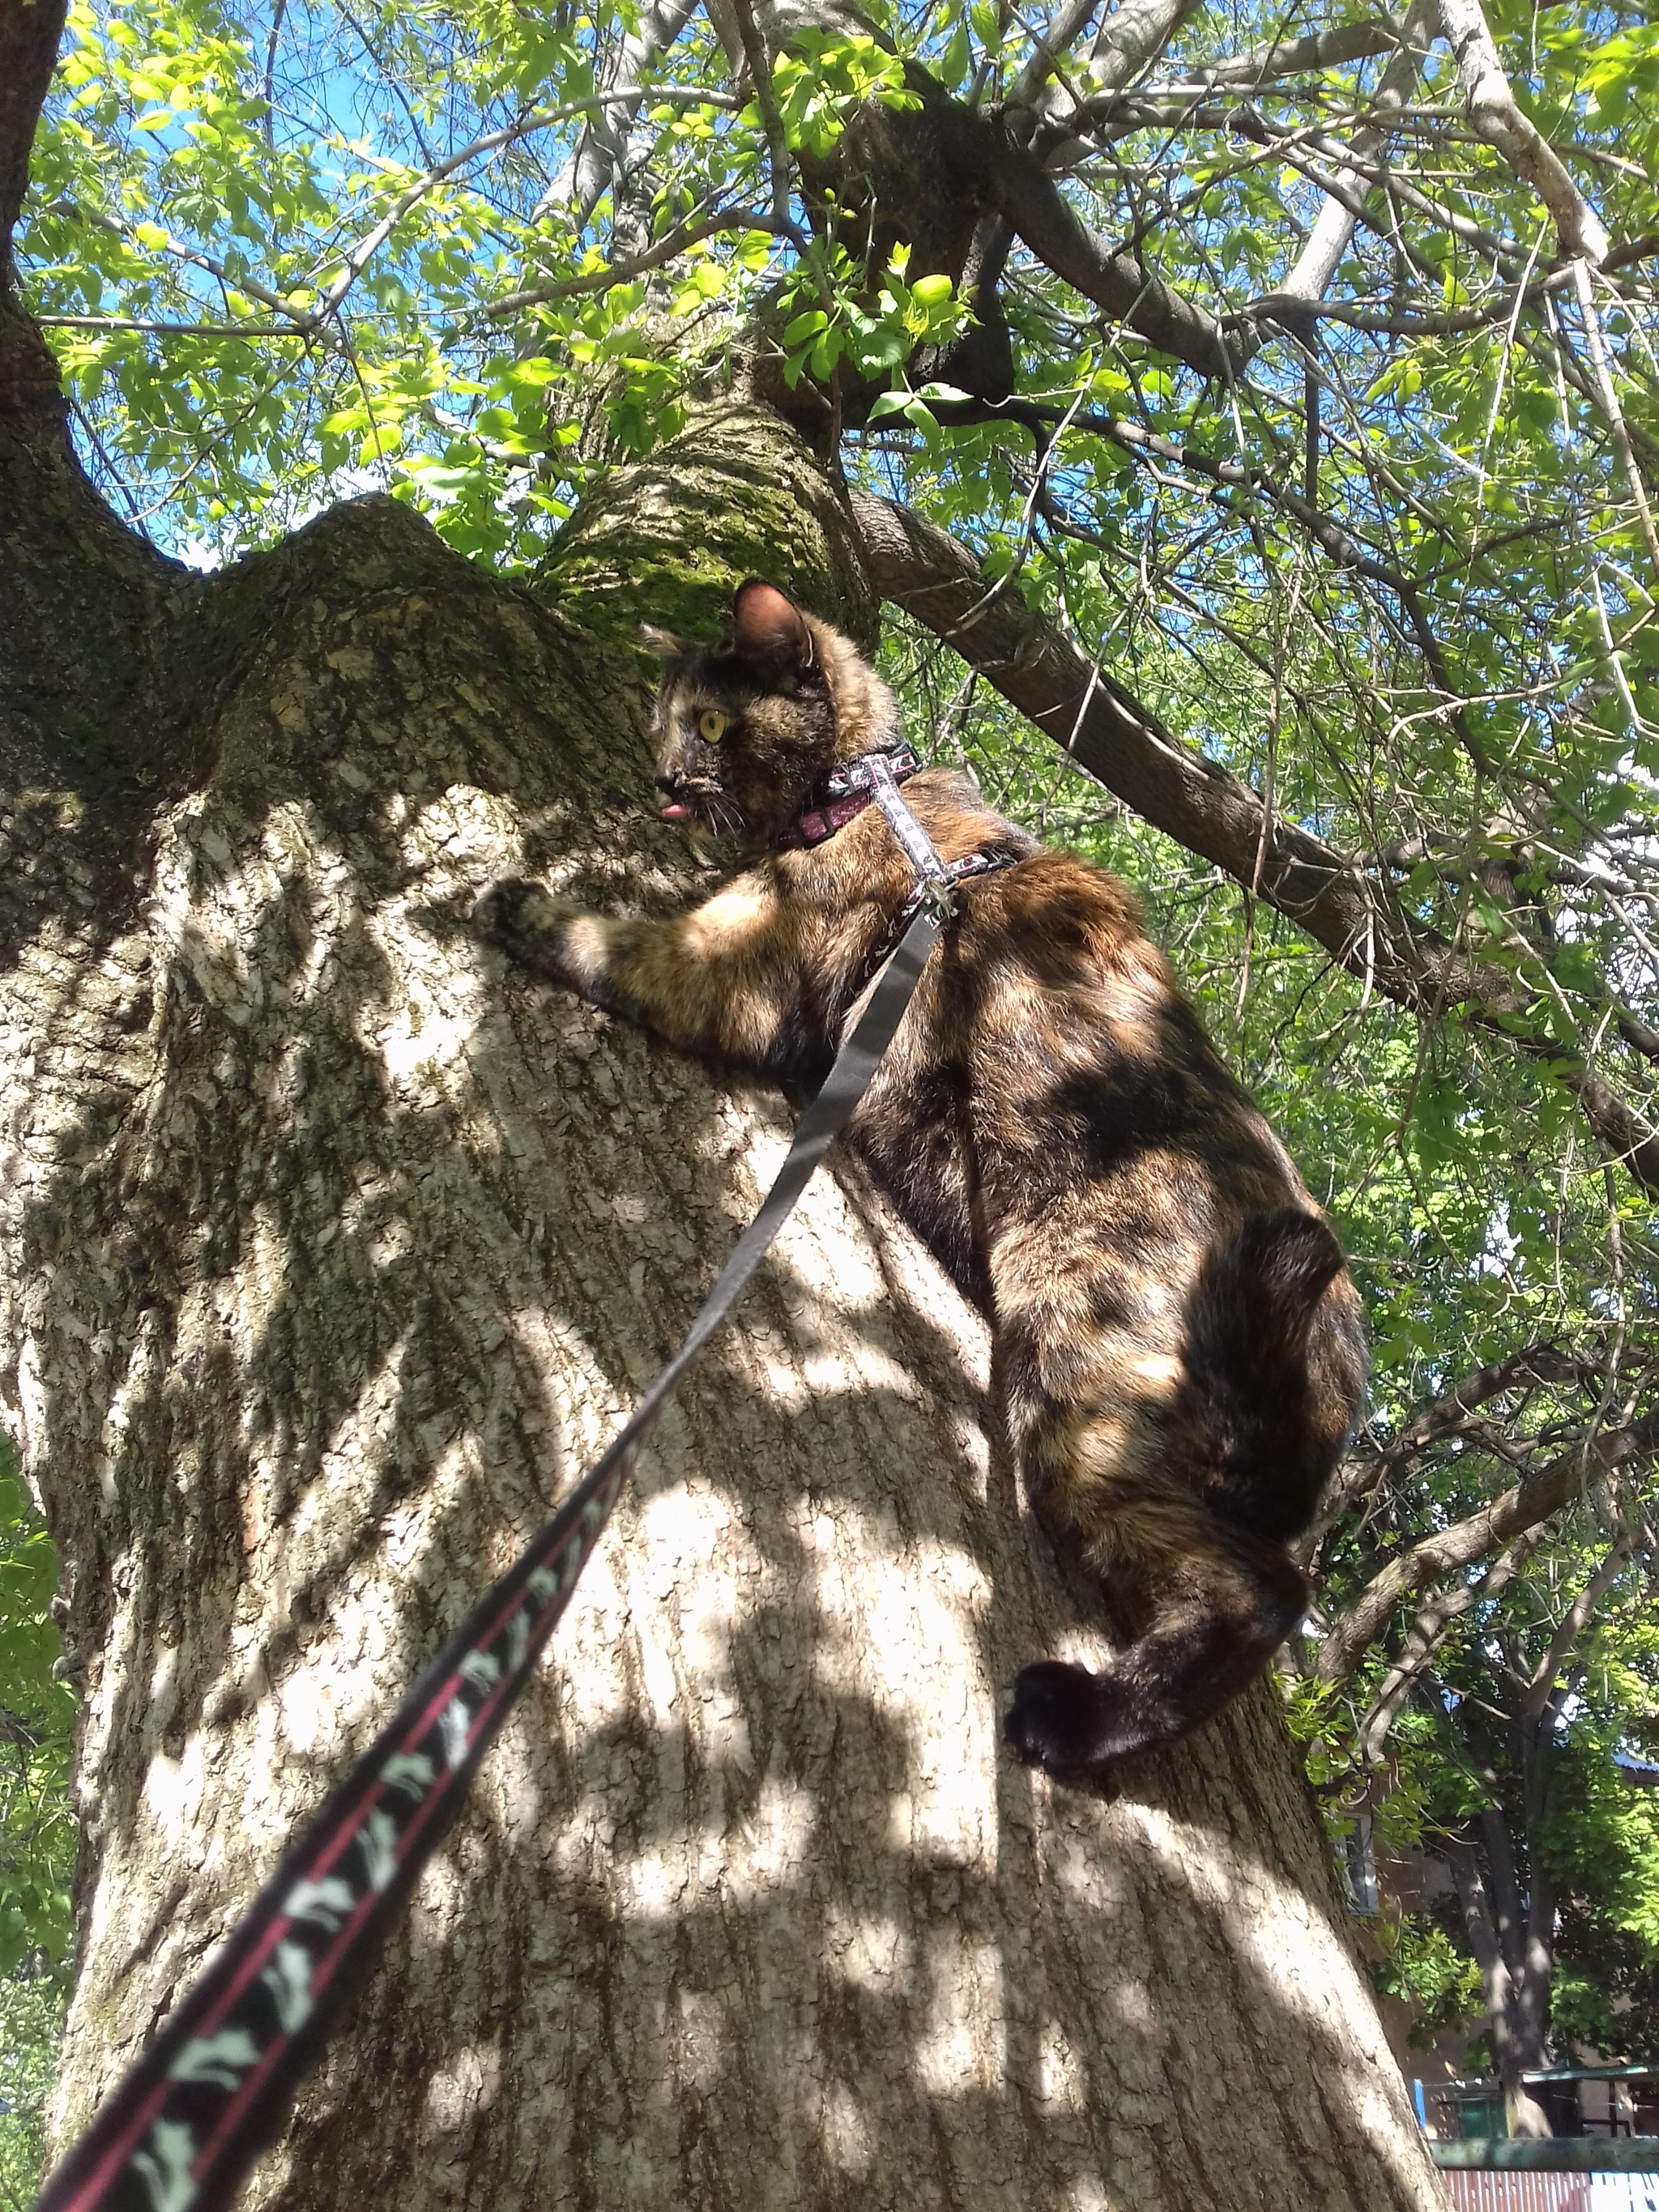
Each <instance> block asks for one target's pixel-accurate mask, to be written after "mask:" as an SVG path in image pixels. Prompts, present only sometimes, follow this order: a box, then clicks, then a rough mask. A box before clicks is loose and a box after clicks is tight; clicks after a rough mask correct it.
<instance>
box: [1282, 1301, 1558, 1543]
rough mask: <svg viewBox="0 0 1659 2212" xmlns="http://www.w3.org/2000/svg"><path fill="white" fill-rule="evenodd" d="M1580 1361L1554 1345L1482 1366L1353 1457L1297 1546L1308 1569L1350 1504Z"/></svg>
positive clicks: (1331, 1485)
mask: <svg viewBox="0 0 1659 2212" xmlns="http://www.w3.org/2000/svg"><path fill="white" fill-rule="evenodd" d="M1576 1373H1577V1362H1576V1361H1574V1360H1572V1359H1571V1358H1569V1357H1568V1356H1567V1354H1565V1352H1562V1351H1561V1350H1560V1348H1559V1346H1557V1345H1553V1344H1528V1345H1525V1346H1522V1349H1521V1350H1520V1351H1519V1352H1510V1353H1509V1354H1508V1355H1507V1356H1506V1357H1505V1358H1502V1359H1494V1360H1492V1362H1491V1363H1490V1364H1488V1365H1486V1366H1485V1367H1477V1368H1476V1369H1475V1370H1474V1372H1473V1373H1472V1374H1468V1375H1465V1376H1463V1377H1462V1380H1461V1381H1460V1382H1457V1383H1453V1385H1452V1387H1451V1389H1449V1390H1446V1391H1443V1392H1442V1393H1441V1395H1440V1396H1438V1397H1437V1398H1431V1399H1430V1400H1429V1401H1428V1402H1427V1403H1426V1404H1425V1405H1422V1406H1419V1407H1418V1409H1417V1411H1416V1412H1415V1413H1413V1415H1412V1417H1411V1419H1409V1420H1408V1421H1407V1422H1406V1423H1405V1424H1404V1425H1403V1426H1402V1427H1401V1430H1400V1431H1399V1433H1398V1434H1397V1435H1396V1436H1395V1437H1393V1438H1392V1439H1391V1440H1390V1441H1389V1443H1386V1444H1382V1445H1378V1446H1376V1447H1374V1448H1373V1449H1370V1450H1369V1451H1366V1452H1356V1453H1354V1454H1352V1455H1351V1456H1350V1458H1349V1460H1348V1462H1347V1463H1346V1466H1345V1467H1344V1468H1342V1469H1341V1470H1340V1473H1339V1474H1337V1475H1336V1476H1335V1478H1334V1480H1332V1481H1331V1482H1330V1483H1329V1484H1328V1486H1326V1490H1325V1494H1324V1496H1323V1497H1322V1498H1321V1499H1320V1502H1319V1512H1318V1515H1317V1516H1316V1519H1315V1521H1314V1523H1313V1526H1312V1527H1311V1528H1310V1529H1309V1531H1308V1533H1307V1534H1306V1536H1304V1538H1303V1539H1302V1541H1301V1543H1300V1544H1299V1545H1298V1547H1297V1550H1298V1553H1299V1555H1300V1557H1301V1558H1302V1559H1303V1562H1304V1565H1305V1564H1306V1563H1307V1561H1308V1560H1310V1559H1312V1558H1313V1557H1314V1556H1315V1554H1316V1553H1317V1551H1318V1548H1319V1547H1320V1545H1321V1543H1322V1541H1324V1538H1325V1535H1326V1533H1327V1531H1328V1529H1329V1528H1330V1527H1331V1525H1332V1523H1333V1522H1334V1521H1335V1520H1336V1519H1337V1518H1338V1516H1340V1514H1341V1513H1343V1512H1344V1511H1346V1509H1347V1507H1348V1506H1349V1504H1351V1503H1352V1501H1353V1500H1354V1499H1355V1498H1358V1497H1359V1496H1360V1495H1361V1494H1362V1493H1363V1492H1365V1491H1368V1490H1370V1489H1372V1488H1374V1487H1375V1486H1376V1484H1377V1483H1379V1482H1381V1481H1383V1480H1385V1479H1386V1478H1387V1477H1388V1476H1389V1475H1390V1474H1393V1473H1394V1471H1395V1468H1398V1467H1401V1466H1402V1465H1403V1464H1404V1463H1405V1462H1406V1461H1407V1460H1408V1459H1414V1458H1416V1456H1417V1455H1418V1454H1419V1452H1422V1451H1426V1450H1427V1449H1428V1448H1429V1446H1430V1445H1431V1444H1432V1443H1437V1442H1438V1440H1439V1439H1440V1438H1441V1437H1447V1436H1453V1435H1455V1434H1456V1433H1457V1432H1458V1431H1460V1430H1461V1429H1462V1428H1463V1427H1464V1426H1465V1425H1466V1424H1467V1422H1468V1418H1469V1416H1470V1415H1471V1414H1472V1413H1474V1410H1475V1408H1476V1407H1480V1406H1484V1405H1486V1404H1488V1403H1489V1402H1490V1401H1492V1399H1493V1398H1496V1397H1498V1396H1501V1395H1502V1394H1503V1393H1504V1391H1505V1390H1508V1389H1513V1388H1514V1386H1515V1385H1516V1383H1522V1382H1534V1383H1553V1382H1560V1381H1562V1380H1563V1379H1565V1376H1568V1375H1570V1374H1576Z"/></svg>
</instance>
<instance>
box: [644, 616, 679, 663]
mask: <svg viewBox="0 0 1659 2212" xmlns="http://www.w3.org/2000/svg"><path fill="white" fill-rule="evenodd" d="M640 643H641V645H648V646H649V647H650V648H651V650H652V652H653V653H659V654H660V655H661V657H662V658H663V659H665V660H672V659H675V658H676V657H677V656H678V654H680V653H683V652H684V650H685V648H684V646H683V645H682V644H681V643H680V641H679V640H678V638H677V637H676V636H675V635H674V633H673V631H672V630H671V629H658V628H657V626H656V624H655V623H641V624H640Z"/></svg>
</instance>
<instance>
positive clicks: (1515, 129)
mask: <svg viewBox="0 0 1659 2212" xmlns="http://www.w3.org/2000/svg"><path fill="white" fill-rule="evenodd" d="M1439 7H1440V27H1441V29H1442V30H1443V32H1444V33H1445V36H1446V40H1447V43H1448V45H1449V46H1450V47H1451V50H1452V53H1453V55H1454V56H1455V59H1456V62H1457V74H1458V76H1459V77H1460V78H1461V79H1462V86H1463V102H1464V106H1465V108H1466V110H1467V112H1468V118H1469V121H1470V123H1471V125H1473V126H1474V130H1475V131H1477V132H1478V133H1479V135H1480V137H1482V138H1484V139H1485V140H1486V143H1487V144H1488V145H1489V146H1491V147H1492V148H1494V149H1496V150H1497V151H1498V153H1499V154H1501V155H1503V157H1504V161H1506V162H1507V163H1508V164H1509V166H1510V168H1511V169H1512V170H1513V171H1514V173H1515V174H1516V176H1517V177H1518V178H1520V179H1521V181H1522V184H1525V185H1530V186H1531V187H1532V189H1533V191H1534V192H1536V193H1537V195H1538V197H1539V198H1540V199H1541V201H1542V202H1543V204H1544V205H1545V207H1546V208H1547V210H1549V214H1550V216H1551V219H1552V220H1553V222H1554V224H1555V236H1556V243H1557V245H1558V246H1559V248H1560V252H1561V257H1562V258H1563V259H1564V260H1575V259H1577V258H1581V257H1582V258H1583V259H1585V260H1587V261H1590V262H1593V263H1595V264H1597V266H1599V265H1600V264H1601V262H1602V261H1603V260H1605V258H1607V246H1608V239H1607V230H1606V228H1605V227H1604V225H1603V223H1602V222H1601V216H1598V215H1597V214H1596V212H1595V209H1594V208H1593V207H1591V205H1590V204H1589V201H1588V200H1587V199H1586V198H1585V197H1584V195H1583V192H1581V191H1579V189H1578V187H1577V185H1576V184H1575V183H1574V182H1573V180H1572V178H1571V176H1570V175H1569V173H1568V172H1567V169H1566V167H1565V164H1564V163H1563V162H1562V160H1561V157H1560V155H1559V154H1558V153H1557V152H1556V150H1555V149H1554V148H1553V146H1552V145H1551V144H1550V143H1549V141H1548V140H1547V138H1546V137H1544V136H1543V134H1542V133H1541V131H1540V130H1539V128H1538V126H1537V125H1536V124H1535V123H1534V122H1533V121H1532V119H1531V118H1530V117H1529V116H1528V115H1525V114H1523V113H1522V110H1521V107H1520V105H1519V103H1518V102H1517V100H1516V97H1515V94H1514V93H1513V92H1511V91H1510V81H1509V78H1508V77H1507V76H1505V75H1504V64H1503V63H1502V61H1501V60H1500V59H1499V58H1498V47H1497V45H1496V43H1495V42H1494V40H1493V39H1492V32H1491V30H1490V29H1489V28H1488V27H1487V24H1486V15H1485V14H1484V12H1483V11H1482V9H1481V6H1480V0H1439Z"/></svg>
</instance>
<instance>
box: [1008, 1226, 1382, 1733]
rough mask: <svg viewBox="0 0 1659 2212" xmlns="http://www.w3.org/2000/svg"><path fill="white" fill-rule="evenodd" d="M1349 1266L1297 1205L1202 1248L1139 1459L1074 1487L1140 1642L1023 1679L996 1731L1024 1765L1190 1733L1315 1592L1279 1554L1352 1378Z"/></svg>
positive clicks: (1336, 1437) (1307, 1512)
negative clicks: (1147, 1450)
mask: <svg viewBox="0 0 1659 2212" xmlns="http://www.w3.org/2000/svg"><path fill="white" fill-rule="evenodd" d="M1342 1269H1343V1257H1342V1248H1341V1246H1340V1244H1339V1243H1338V1242H1337V1240H1336V1237H1335V1236H1334V1234H1333V1233H1332V1231H1331V1230H1330V1229H1329V1227H1328V1225H1326V1223H1325V1222H1324V1221H1323V1220H1322V1219H1321V1218H1320V1217H1319V1216H1318V1215H1317V1214H1315V1213H1312V1212H1308V1211H1306V1210H1305V1209H1304V1208H1301V1207H1296V1206H1285V1207H1282V1208H1280V1209H1279V1210H1278V1211H1277V1212H1271V1213H1263V1214H1257V1215H1253V1216H1250V1217H1249V1218H1246V1219H1245V1220H1244V1221H1243V1223H1242V1224H1241V1225H1239V1226H1238V1227H1237V1229H1236V1230H1235V1231H1233V1232H1232V1234H1231V1236H1230V1237H1228V1238H1227V1239H1226V1240H1225V1243H1222V1244H1220V1245H1219V1246H1218V1247H1217V1248H1216V1249H1215V1250H1214V1251H1213V1252H1212V1255H1210V1258H1209V1260H1208V1261H1207V1262H1206V1266H1205V1267H1204V1270H1203V1272H1202V1273H1201V1275H1200V1279H1199V1281H1198V1283H1197V1285H1196V1286H1195V1287H1194V1291H1193V1292H1192V1294H1191V1296H1190V1297H1189V1299H1188V1306H1187V1313H1186V1321H1187V1352H1186V1358H1185V1360H1184V1363H1183V1364H1184V1374H1183V1377H1182V1383H1181V1384H1180V1386H1179V1388H1178V1389H1176V1392H1175V1393H1174V1395H1173V1396H1172V1398H1171V1399H1170V1401H1168V1402H1167V1404H1165V1405H1164V1407H1161V1408H1160V1409H1159V1410H1158V1416H1157V1419H1156V1422H1155V1424H1154V1425H1153V1426H1154V1437H1149V1438H1148V1439H1147V1440H1148V1441H1149V1442H1154V1450H1153V1453H1152V1455H1151V1463H1150V1466H1149V1465H1148V1464H1147V1455H1146V1454H1144V1453H1142V1452H1137V1453H1135V1454H1133V1455H1132V1456H1131V1457H1129V1458H1128V1459H1127V1461H1126V1462H1125V1463H1123V1464H1122V1465H1121V1467H1119V1468H1106V1467H1103V1466H1100V1465H1098V1464H1096V1465H1094V1466H1092V1467H1089V1468H1087V1469H1086V1471H1085V1479H1084V1480H1083V1481H1081V1482H1080V1483H1079V1486H1078V1487H1079V1494H1086V1495H1088V1496H1089V1497H1090V1498H1091V1500H1092V1501H1097V1507H1096V1510H1097V1525H1095V1526H1092V1527H1090V1526H1086V1525H1085V1527H1084V1529H1083V1533H1084V1534H1085V1538H1086V1539H1087V1541H1088V1542H1089V1544H1090V1547H1091V1551H1092V1552H1093V1553H1095V1555H1096V1556H1097V1558H1098V1559H1100V1560H1101V1561H1102V1563H1103V1565H1105V1566H1106V1567H1107V1570H1108V1572H1109V1578H1110V1580H1111V1581H1112V1583H1113V1584H1114V1587H1115V1589H1117V1590H1118V1591H1119V1592H1120V1593H1121V1595H1123V1596H1124V1597H1125V1598H1127V1602H1128V1607H1129V1610H1130V1611H1131V1613H1132V1614H1133V1617H1134V1618H1135V1619H1136V1620H1137V1621H1138V1624H1139V1627H1140V1630H1141V1632H1140V1634H1139V1638H1138V1639H1137V1641H1135V1642H1134V1643H1133V1644H1131V1645H1129V1647H1128V1648H1127V1650H1124V1651H1122V1652H1121V1653H1120V1654H1119V1656H1117V1658H1116V1659H1115V1661H1114V1662H1113V1664H1112V1666H1111V1668H1110V1669H1109V1671H1108V1672H1106V1673H1104V1674H1090V1673H1088V1672H1087V1671H1086V1670H1085V1669H1084V1668H1080V1667H1072V1666H1066V1665H1063V1664H1060V1663H1059V1662H1053V1661H1045V1662H1042V1663H1041V1664H1039V1665H1036V1666H1033V1667H1027V1668H1025V1669H1024V1671H1023V1672H1022V1674H1020V1676H1019V1679H1018V1683H1017V1684H1016V1686H1015V1698H1014V1705H1013V1708H1012V1711H1011V1712H1010V1713H1009V1716H1008V1719H1007V1723H1006V1728H1007V1734H1008V1736H1009V1740H1010V1741H1011V1742H1012V1744H1013V1746H1014V1748H1015V1749H1016V1750H1017V1751H1018V1753H1019V1754H1020V1756H1021V1757H1022V1758H1023V1759H1025V1760H1026V1761H1027V1762H1028V1763H1030V1764H1034V1765H1035V1764H1040V1765H1043V1766H1046V1767H1048V1769H1049V1771H1051V1772H1054V1773H1059V1774H1078V1773H1090V1772H1094V1771H1098V1770H1099V1769H1100V1768H1102V1767H1103V1766H1105V1765H1109V1763H1110V1762H1111V1761H1113V1760H1115V1759H1121V1758H1124V1757H1127V1755H1128V1754H1129V1753H1132V1752H1135V1751H1142V1750H1147V1749H1152V1748H1154V1747H1157V1746H1158V1745H1159V1744H1162V1743H1167V1742H1170V1741H1172V1740H1173V1739H1174V1738H1176V1736H1179V1735H1185V1734H1186V1733H1187V1732H1188V1730H1189V1729H1193V1728H1195V1727H1197V1726H1198V1725H1199V1724H1200V1723H1201V1722H1203V1721H1206V1720H1207V1719H1209V1718H1210V1717H1211V1716H1212V1714H1214V1713H1216V1712H1218V1711H1219V1710H1220V1709H1221V1707H1222V1706H1223V1705H1225V1704H1226V1703H1227V1702H1228V1700H1229V1699H1231V1698H1233V1697H1235V1696H1237V1693H1238V1692H1239V1691H1240V1690H1242V1689H1243V1687H1244V1686H1246V1684H1247V1683H1249V1681H1250V1680H1252V1679H1253V1677H1254V1676H1255V1675H1256V1674H1259V1673H1260V1672H1261V1668H1263V1667H1264V1666H1265V1665H1266V1664H1267V1660H1268V1659H1269V1657H1270V1656H1272V1654H1273V1651H1274V1650H1276V1649H1277V1648H1278V1646H1279V1644H1281V1643H1282V1642H1283V1641H1284V1639H1285V1637H1286V1636H1287V1635H1288V1634H1289V1633H1290V1632H1291V1630H1292V1629H1293V1628H1294V1627H1295V1626H1296V1625H1297V1621H1298V1620H1300V1619H1301V1617H1302V1614H1303V1613H1304V1611H1305V1609H1306V1606H1307V1599H1308V1584H1307V1580H1306V1577H1304V1574H1303V1573H1302V1571H1301V1569H1300V1568H1299V1567H1298V1566H1297V1565H1296V1563H1295V1561H1294V1560H1293V1559H1291V1556H1290V1553H1289V1552H1288V1550H1287V1549H1286V1544H1287V1541H1288V1540H1289V1539H1290V1538H1291V1537H1292V1536H1294V1535H1295V1534H1297V1533H1298V1532H1299V1531H1300V1530H1301V1529H1302V1528H1304V1527H1305V1526H1306V1525H1307V1522H1308V1521H1309V1519H1310V1516H1311V1515H1312V1512H1313V1509H1314V1505H1315V1504H1316V1500H1317V1498H1318V1495H1319V1492H1320V1489H1321V1487H1322V1485H1323V1483H1324V1481H1325V1479H1326V1477H1327V1476H1328V1474H1329V1472H1330V1469H1331V1468H1332V1466H1333V1464H1334V1461H1335V1458H1336V1456H1337V1454H1338V1453H1339V1452H1340V1449H1341V1446H1342V1443H1343V1440H1344V1437H1345V1435H1346V1428H1347V1424H1348V1419H1349V1413H1350V1410H1351V1408H1352V1405H1353V1403H1354V1401H1355V1397H1356V1395H1357V1389H1358V1375H1359V1373H1360V1372H1362V1371H1363V1351H1362V1348H1361V1343H1360V1337H1359V1327H1358V1316H1357V1309H1356V1307H1355V1305H1354V1303H1353V1301H1352V1294H1351V1293H1350V1294H1349V1296H1348V1297H1346V1298H1344V1297H1336V1298H1333V1297H1330V1296H1329V1293H1330V1291H1331V1288H1332V1285H1333V1284H1334V1283H1335V1282H1336V1281H1337V1279H1338V1278H1339V1276H1340V1274H1341V1273H1342ZM1087 1452H1088V1444H1087V1443H1086V1441H1085V1443H1084V1444H1083V1445H1082V1447H1081V1449H1080V1453H1079V1456H1080V1457H1085V1456H1086V1455H1087Z"/></svg>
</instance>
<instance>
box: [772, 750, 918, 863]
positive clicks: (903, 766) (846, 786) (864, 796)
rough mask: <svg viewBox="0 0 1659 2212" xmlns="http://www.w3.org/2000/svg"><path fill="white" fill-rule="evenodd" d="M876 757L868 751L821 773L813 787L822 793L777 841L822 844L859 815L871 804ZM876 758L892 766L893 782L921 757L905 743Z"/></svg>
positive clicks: (903, 778)
mask: <svg viewBox="0 0 1659 2212" xmlns="http://www.w3.org/2000/svg"><path fill="white" fill-rule="evenodd" d="M875 757H877V756H875V755H873V754H871V753H860V756H859V757H858V758H857V759H856V760H851V761H843V762H842V764H841V766H840V767H839V768H832V769H830V771H829V774H828V775H825V776H821V777H820V778H819V779H818V782H817V791H818V792H820V793H822V794H823V796H822V797H821V798H820V799H819V801H818V804H817V805H816V806H809V807H808V808H806V810H805V811H804V812H803V813H800V814H798V815H797V816H796V817H795V818H794V820H793V822H792V823H790V825H789V827H788V829H787V830H786V831H785V832H784V834H783V836H782V837H781V839H780V840H779V842H780V843H781V844H784V845H795V844H800V845H822V844H823V842H824V840H825V839H826V838H827V837H833V836H835V834H836V830H837V829H845V828H846V827H847V825H848V823H849V822H850V821H851V820H852V819H853V817H854V815H856V814H862V813H863V811H864V810H865V808H866V806H867V805H869V804H870V780H871V779H870V763H871V761H872V759H874V758H875ZM879 757H881V758H882V759H884V761H885V762H886V763H887V764H888V766H889V767H890V769H892V771H893V781H894V782H895V783H903V782H905V781H907V780H908V778H909V777H911V776H913V775H918V774H920V772H921V765H922V763H921V756H920V755H919V754H918V753H917V752H916V751H915V750H914V749H913V748H912V747H911V746H909V745H907V744H898V745H895V746H894V747H893V749H892V750H891V751H890V752H884V753H883V754H882V755H880V756H879Z"/></svg>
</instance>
